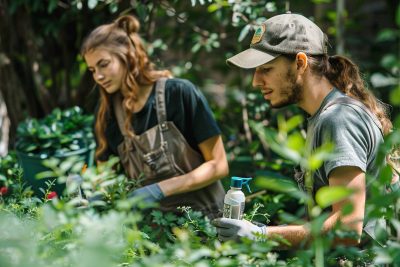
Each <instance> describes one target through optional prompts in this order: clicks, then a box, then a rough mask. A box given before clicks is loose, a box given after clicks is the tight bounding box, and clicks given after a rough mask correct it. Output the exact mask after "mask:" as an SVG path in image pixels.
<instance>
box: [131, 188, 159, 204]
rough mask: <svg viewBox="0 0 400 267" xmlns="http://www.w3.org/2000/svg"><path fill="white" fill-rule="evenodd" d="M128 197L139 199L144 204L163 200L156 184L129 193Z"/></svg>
mask: <svg viewBox="0 0 400 267" xmlns="http://www.w3.org/2000/svg"><path fill="white" fill-rule="evenodd" d="M128 197H129V198H132V197H140V198H141V199H142V200H143V201H144V202H146V203H154V202H158V201H160V200H161V199H163V198H164V194H163V192H162V191H161V188H160V186H159V185H158V184H150V185H146V186H144V187H141V188H138V189H136V190H134V191H132V192H130V193H129V194H128Z"/></svg>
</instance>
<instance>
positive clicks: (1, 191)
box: [0, 186, 8, 196]
mask: <svg viewBox="0 0 400 267" xmlns="http://www.w3.org/2000/svg"><path fill="white" fill-rule="evenodd" d="M7 193H8V187H7V186H2V187H1V188H0V195H2V196H5V195H7Z"/></svg>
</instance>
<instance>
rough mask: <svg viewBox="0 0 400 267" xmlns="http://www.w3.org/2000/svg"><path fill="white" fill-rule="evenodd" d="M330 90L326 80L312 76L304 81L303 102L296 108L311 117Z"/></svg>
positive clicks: (330, 87) (329, 84) (330, 85)
mask: <svg viewBox="0 0 400 267" xmlns="http://www.w3.org/2000/svg"><path fill="white" fill-rule="evenodd" d="M332 89H333V85H332V84H331V83H330V82H329V81H328V79H327V78H325V77H316V76H313V77H311V78H309V79H307V80H305V82H304V90H303V100H302V101H301V102H299V103H298V106H299V107H300V108H301V109H303V110H304V111H305V112H307V113H308V114H309V115H311V116H312V115H314V114H315V113H316V112H317V110H318V109H319V107H320V106H321V104H322V101H324V99H325V97H326V96H327V95H328V94H329V93H330V92H331V91H332Z"/></svg>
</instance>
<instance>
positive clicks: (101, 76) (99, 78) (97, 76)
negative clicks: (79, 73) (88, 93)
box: [96, 72, 104, 81]
mask: <svg viewBox="0 0 400 267" xmlns="http://www.w3.org/2000/svg"><path fill="white" fill-rule="evenodd" d="M103 79H104V75H103V73H100V72H98V73H96V80H97V81H101V80H103Z"/></svg>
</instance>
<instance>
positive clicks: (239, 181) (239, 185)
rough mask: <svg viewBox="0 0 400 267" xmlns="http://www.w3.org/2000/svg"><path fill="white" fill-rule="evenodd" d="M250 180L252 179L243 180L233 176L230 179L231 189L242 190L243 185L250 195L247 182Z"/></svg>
mask: <svg viewBox="0 0 400 267" xmlns="http://www.w3.org/2000/svg"><path fill="white" fill-rule="evenodd" d="M251 179H253V178H243V177H237V176H233V177H232V178H231V187H235V188H240V189H242V186H243V185H245V186H246V187H247V190H249V192H250V193H251V190H250V186H249V182H250V180H251Z"/></svg>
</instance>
